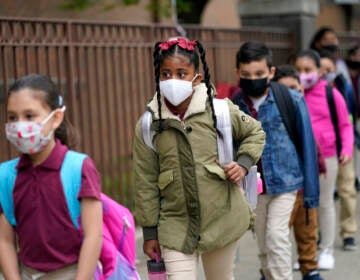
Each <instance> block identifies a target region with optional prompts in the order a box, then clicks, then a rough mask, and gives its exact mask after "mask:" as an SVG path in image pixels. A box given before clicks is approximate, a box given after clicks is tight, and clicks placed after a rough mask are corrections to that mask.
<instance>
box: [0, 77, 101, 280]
mask: <svg viewBox="0 0 360 280" xmlns="http://www.w3.org/2000/svg"><path fill="white" fill-rule="evenodd" d="M64 113H65V106H64V104H63V100H62V98H61V97H60V95H59V90H58V89H57V87H56V85H55V84H54V83H53V82H52V80H51V79H50V78H49V77H47V76H44V75H35V74H32V75H28V76H24V77H21V78H19V79H18V80H16V81H15V82H14V84H13V85H11V87H10V89H9V91H8V99H7V113H6V114H7V123H6V125H5V133H6V137H7V139H8V140H9V142H10V143H11V144H12V145H13V146H14V147H15V148H16V149H17V150H18V151H19V152H20V153H21V154H20V155H19V157H18V158H16V159H12V160H9V161H6V162H3V163H0V167H1V168H0V178H1V183H2V184H1V188H2V192H1V194H0V269H1V271H2V273H3V275H4V278H5V279H40V278H41V279H55V278H56V279H93V276H94V272H95V270H96V268H97V263H98V259H99V255H100V249H101V244H102V234H101V231H102V204H101V201H100V193H101V187H100V177H99V174H98V172H97V171H96V167H95V164H94V163H93V161H92V160H91V159H90V158H89V157H87V156H86V158H85V159H84V161H83V162H82V165H81V177H80V178H81V187H80V189H79V191H78V192H75V191H73V195H74V196H76V198H74V199H77V200H79V202H80V221H81V228H82V232H83V233H82V234H81V235H80V234H79V230H78V229H77V228H76V227H75V226H74V223H73V221H72V219H71V216H70V212H69V210H68V207H67V200H66V198H65V196H66V194H65V192H64V188H63V180H62V175H61V170H62V166H63V162H64V161H65V157H66V155H67V154H68V152H70V151H69V149H72V148H74V147H76V138H77V137H76V136H77V134H76V130H75V129H74V128H73V127H72V125H71V124H70V122H69V121H68V120H67V119H66V117H65V116H64ZM3 140H4V139H1V141H3ZM14 164H15V165H14ZM7 166H11V169H10V168H8V167H7ZM9 170H10V171H9ZM14 176H16V178H15V180H14V183H13V184H12V183H11V181H12V179H13V177H14ZM3 182H10V183H9V185H7V184H6V183H3ZM71 187H73V186H72V185H71ZM4 189H5V191H4ZM8 193H10V194H8ZM11 198H12V199H11ZM12 209H13V210H14V211H12ZM12 212H13V213H14V214H12ZM15 240H17V241H18V242H16V243H17V244H15V242H14V241H15ZM19 264H20V265H19Z"/></svg>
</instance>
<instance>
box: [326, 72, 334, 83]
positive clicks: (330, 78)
mask: <svg viewBox="0 0 360 280" xmlns="http://www.w3.org/2000/svg"><path fill="white" fill-rule="evenodd" d="M336 76H337V74H336V73H335V72H330V73H327V74H324V76H323V79H324V80H325V81H327V82H328V83H332V82H333V81H334V80H335V78H336Z"/></svg>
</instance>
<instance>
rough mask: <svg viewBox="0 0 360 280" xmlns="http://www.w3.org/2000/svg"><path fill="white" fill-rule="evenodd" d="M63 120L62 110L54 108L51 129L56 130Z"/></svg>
mask: <svg viewBox="0 0 360 280" xmlns="http://www.w3.org/2000/svg"><path fill="white" fill-rule="evenodd" d="M63 120H64V110H61V109H56V111H55V113H54V116H53V122H52V128H53V130H56V129H57V128H58V127H59V126H60V124H61V123H62V121H63Z"/></svg>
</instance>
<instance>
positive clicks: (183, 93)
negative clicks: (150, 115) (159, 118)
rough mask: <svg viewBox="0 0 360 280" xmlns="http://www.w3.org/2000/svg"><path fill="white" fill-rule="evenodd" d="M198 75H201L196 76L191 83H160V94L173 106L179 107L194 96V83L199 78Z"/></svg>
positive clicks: (170, 81) (167, 81)
mask: <svg viewBox="0 0 360 280" xmlns="http://www.w3.org/2000/svg"><path fill="white" fill-rule="evenodd" d="M198 75H199V74H196V75H195V77H194V78H193V79H192V80H191V81H184V80H179V79H169V80H165V81H160V84H159V86H160V92H161V93H162V94H163V95H164V97H165V98H166V99H167V100H168V101H169V102H170V103H171V104H172V105H174V106H178V105H179V104H181V103H182V102H184V101H185V99H186V98H188V97H189V96H190V95H191V94H192V92H193V87H192V83H193V81H194V80H195V79H196V78H197V77H198Z"/></svg>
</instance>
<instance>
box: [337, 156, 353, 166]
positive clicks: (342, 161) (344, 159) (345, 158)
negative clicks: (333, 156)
mask: <svg viewBox="0 0 360 280" xmlns="http://www.w3.org/2000/svg"><path fill="white" fill-rule="evenodd" d="M350 160H351V157H349V156H348V155H341V156H340V157H339V164H340V165H346V164H347V163H349V162H350Z"/></svg>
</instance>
